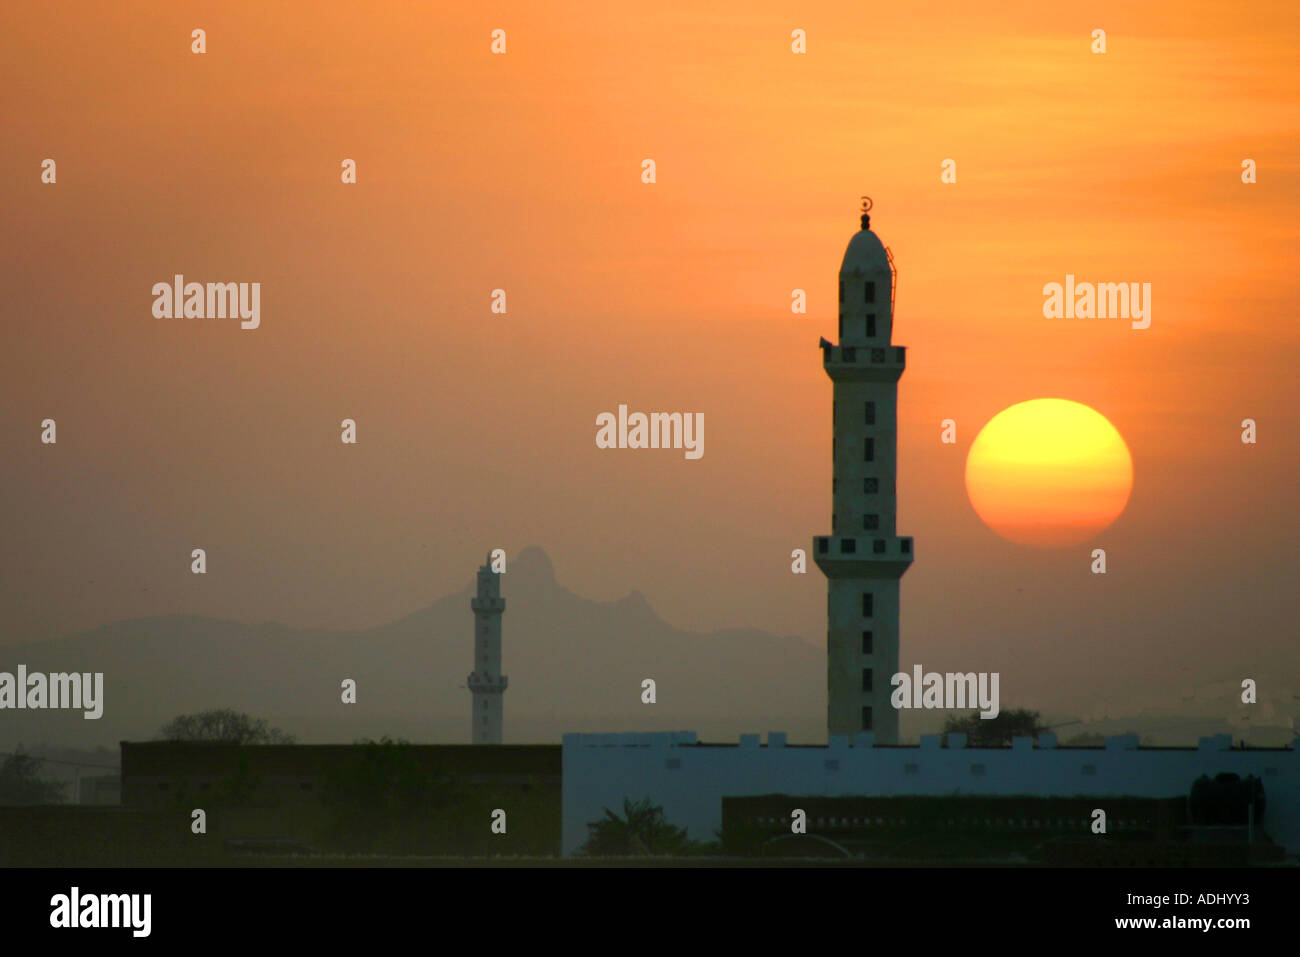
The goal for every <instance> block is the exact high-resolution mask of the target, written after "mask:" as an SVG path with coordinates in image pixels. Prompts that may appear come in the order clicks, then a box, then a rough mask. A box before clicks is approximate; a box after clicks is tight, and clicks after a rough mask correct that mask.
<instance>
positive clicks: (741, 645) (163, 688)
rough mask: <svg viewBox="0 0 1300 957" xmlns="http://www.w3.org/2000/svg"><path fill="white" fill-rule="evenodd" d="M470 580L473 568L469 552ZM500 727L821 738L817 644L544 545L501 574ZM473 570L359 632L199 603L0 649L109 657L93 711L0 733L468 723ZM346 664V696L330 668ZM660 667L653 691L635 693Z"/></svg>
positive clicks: (13, 655) (84, 739)
mask: <svg viewBox="0 0 1300 957" xmlns="http://www.w3.org/2000/svg"><path fill="white" fill-rule="evenodd" d="M467 571H468V572H469V574H468V575H467V577H468V578H469V579H470V580H471V582H472V577H473V568H472V567H471V568H470V569H467ZM501 591H502V595H503V596H504V597H505V598H506V612H505V618H504V621H503V658H504V670H505V672H506V674H507V675H508V676H509V678H510V688H509V691H507V692H506V739H507V740H509V741H557V742H558V740H559V735H560V734H561V733H562V732H564V731H583V730H594V731H607V730H657V729H667V728H685V729H690V730H695V731H698V732H700V734H701V736H702V737H705V738H709V737H713V738H714V739H721V740H734V738H735V736H736V735H737V734H739V733H741V732H742V731H760V732H761V731H767V730H786V731H789V732H790V733H791V736H792V739H794V738H798V739H803V740H818V739H821V740H824V738H825V707H826V704H825V701H826V698H825V695H826V692H825V687H826V678H825V653H824V652H823V651H821V650H820V649H818V648H815V647H813V646H812V645H809V644H808V643H807V642H805V641H802V640H801V639H798V638H792V637H785V638H782V637H776V636H774V635H770V634H767V633H765V632H762V631H757V630H752V629H729V630H722V631H714V632H709V633H693V632H688V631H682V630H680V629H678V628H674V627H673V626H672V625H670V624H668V623H667V622H665V621H663V620H662V619H661V618H660V617H659V616H658V615H657V614H655V611H654V609H653V608H652V607H651V605H650V603H649V602H648V601H647V600H646V598H645V597H644V596H643V595H641V594H640V593H639V592H635V591H634V592H632V593H631V594H629V595H628V596H627V597H625V598H623V599H621V600H619V601H614V602H599V601H592V600H590V599H587V598H583V597H581V596H579V595H576V594H574V593H573V592H571V591H569V590H568V589H567V588H565V587H563V586H562V585H560V584H559V583H558V582H557V581H556V579H555V573H554V569H553V568H552V565H551V561H550V559H549V558H548V557H547V556H546V554H545V552H543V551H542V550H541V549H540V548H536V547H530V548H525V549H524V550H522V551H521V552H520V553H519V554H518V555H517V556H516V557H514V558H513V559H512V560H511V561H510V562H509V564H508V566H507V573H506V574H505V575H504V576H503V578H502V589H501ZM472 593H473V586H472V584H469V585H467V586H466V587H465V588H464V589H463V590H461V591H460V592H457V593H456V594H453V595H448V596H446V597H444V598H441V599H439V600H438V601H436V602H434V604H432V605H431V606H429V607H428V608H425V609H423V610H420V611H417V612H415V613H413V614H411V615H409V616H407V617H405V618H403V619H401V620H399V621H395V622H392V623H391V624H386V625H382V626H380V627H377V628H373V629H369V630H363V631H346V632H344V631H337V632H332V631H302V630H296V629H291V628H286V627H284V626H282V625H278V624H260V625H249V624H241V623H239V622H234V621H225V620H219V619H212V618H201V617H193V616H166V617H157V618H142V619H135V620H131V621H122V622H116V623H114V624H110V625H105V626H103V627H101V628H97V629H94V630H92V631H87V632H83V633H80V634H76V635H72V636H69V637H66V638H61V639H57V640H54V641H48V642H41V643H37V644H28V645H18V646H11V647H7V648H0V671H10V672H12V671H14V670H15V669H16V667H17V665H18V664H20V663H21V664H24V665H26V666H27V668H28V670H29V671H43V672H50V671H92V672H93V671H102V672H104V684H105V692H104V697H105V706H104V716H103V717H102V718H101V719H99V720H98V721H86V720H84V719H83V718H82V717H81V714H80V712H76V713H69V712H54V711H43V712H33V711H9V710H6V711H4V712H0V748H8V747H12V746H13V745H14V744H15V743H16V742H18V741H25V742H26V743H27V744H28V746H29V747H30V746H33V745H37V744H39V743H41V742H51V743H59V744H64V745H69V746H76V747H92V746H96V745H101V744H108V745H113V744H115V743H116V742H117V741H118V740H120V739H142V738H148V737H152V736H153V735H154V734H155V733H156V732H157V729H158V728H159V726H160V725H162V724H163V723H164V722H165V721H167V720H168V719H170V718H172V717H174V716H175V715H177V714H181V713H185V712H191V711H198V710H201V709H204V708H214V707H233V708H237V709H240V710H243V711H248V712H250V713H252V714H254V715H257V716H258V717H264V718H267V719H268V720H269V721H270V722H271V723H272V724H274V725H277V726H279V727H281V728H283V729H284V730H285V731H288V732H290V733H292V734H295V735H297V736H298V738H299V740H302V741H351V740H354V739H356V738H358V737H376V736H379V735H383V734H391V735H394V736H401V737H406V738H408V739H409V740H413V741H448V742H453V743H454V742H461V741H468V739H469V705H470V697H469V692H468V691H467V690H465V689H464V688H463V687H461V686H462V685H463V684H464V682H465V677H466V675H467V674H468V673H469V671H470V670H471V668H472V663H473V613H472V612H471V611H470V608H469V599H470V596H471V595H472ZM344 678H354V679H356V681H357V688H358V691H357V704H356V705H354V706H349V705H344V704H342V703H341V701H340V682H341V681H342V680H343V679H344ZM644 678H654V679H655V681H656V683H657V690H658V703H657V704H654V705H644V704H642V703H641V698H640V694H641V681H642V679H644Z"/></svg>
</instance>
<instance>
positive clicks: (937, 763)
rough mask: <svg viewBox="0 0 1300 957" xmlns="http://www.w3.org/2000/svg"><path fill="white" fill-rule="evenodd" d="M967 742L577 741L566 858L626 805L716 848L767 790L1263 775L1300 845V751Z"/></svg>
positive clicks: (988, 791)
mask: <svg viewBox="0 0 1300 957" xmlns="http://www.w3.org/2000/svg"><path fill="white" fill-rule="evenodd" d="M965 745H966V740H965V735H960V734H953V735H949V736H948V747H946V748H945V747H942V746H941V740H940V736H939V735H925V736H923V737H922V738H921V743H920V745H918V746H882V747H876V746H875V743H874V740H873V736H872V735H871V734H870V733H863V734H858V735H855V736H853V739H852V741H850V739H849V738H848V737H847V736H840V735H835V736H832V737H831V740H830V743H829V744H828V745H818V746H807V745H795V746H787V744H786V736H785V734H783V733H779V732H769V734H768V736H767V743H766V744H763V743H761V742H760V740H759V736H758V735H756V734H752V735H742V736H741V738H740V743H739V745H719V744H700V743H699V742H698V740H697V738H696V735H695V733H694V732H690V731H671V732H656V733H638V734H566V735H565V736H564V744H563V748H562V761H563V797H562V807H563V837H562V845H561V846H562V849H563V853H564V854H566V855H569V854H573V853H575V852H576V851H577V850H578V849H579V848H580V847H581V846H582V844H583V843H584V842H585V841H586V839H587V826H586V825H587V822H589V821H595V820H598V819H599V818H601V817H603V815H604V810H605V808H609V809H610V810H613V811H615V812H619V813H621V811H622V807H623V800H624V798H631V799H632V800H640V799H641V798H644V797H650V798H651V799H652V800H653V801H654V803H655V804H659V805H662V806H663V809H664V816H665V817H666V818H667V820H668V821H669V822H670V823H671V824H674V825H676V826H678V827H684V828H686V830H687V834H688V836H689V837H690V838H692V839H694V840H700V841H711V840H715V839H716V837H717V832H718V831H719V830H720V829H721V827H722V798H723V797H743V796H752V795H763V794H790V795H808V796H816V795H824V796H827V797H831V796H846V795H872V796H899V795H909V794H929V795H937V794H947V795H956V794H981V795H998V794H1003V795H1010V794H1016V795H1033V796H1039V797H1053V796H1055V797H1072V796H1084V795H1087V796H1096V797H1099V798H1104V797H1106V796H1107V795H1113V796H1128V797H1152V798H1172V797H1185V796H1186V795H1187V794H1188V793H1189V792H1190V791H1191V787H1192V782H1194V781H1195V780H1196V779H1197V778H1198V777H1200V776H1201V775H1203V774H1208V775H1210V776H1211V777H1213V776H1214V775H1216V774H1219V773H1222V772H1231V773H1235V774H1239V775H1241V776H1242V777H1246V776H1247V775H1251V774H1253V775H1255V776H1256V777H1258V778H1259V779H1260V780H1261V781H1263V784H1264V796H1265V799H1266V801H1267V809H1266V812H1265V819H1264V821H1263V829H1264V830H1265V832H1266V833H1267V834H1268V835H1269V837H1271V838H1272V839H1273V840H1274V841H1275V842H1277V843H1279V844H1283V845H1286V846H1287V847H1288V848H1289V849H1290V850H1291V851H1292V852H1294V851H1295V850H1296V849H1297V848H1300V748H1297V747H1296V746H1294V745H1293V746H1292V747H1290V748H1248V749H1243V748H1233V747H1232V741H1231V738H1230V737H1229V736H1228V735H1214V736H1212V737H1207V738H1202V739H1201V740H1200V742H1199V744H1198V745H1197V747H1195V748H1140V747H1138V737H1137V735H1133V734H1128V735H1117V736H1115V737H1111V738H1107V739H1106V746H1105V747H1104V748H1060V747H1057V744H1056V736H1055V735H1052V734H1043V735H1040V736H1039V738H1038V740H1037V741H1035V740H1034V739H1032V738H1028V737H1025V738H1017V739H1016V740H1015V743H1014V744H1013V746H1012V747H1010V748H967V747H966V746H965Z"/></svg>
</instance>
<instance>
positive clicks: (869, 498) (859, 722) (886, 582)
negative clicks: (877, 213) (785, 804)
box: [813, 196, 912, 744]
mask: <svg viewBox="0 0 1300 957" xmlns="http://www.w3.org/2000/svg"><path fill="white" fill-rule="evenodd" d="M870 209H871V200H870V199H868V198H867V197H865V196H864V197H863V203H862V231H861V232H859V233H857V234H856V235H855V236H854V237H853V238H852V239H851V240H849V246H848V248H847V249H846V250H845V251H844V261H843V263H842V264H841V265H840V329H839V344H838V345H832V344H831V343H829V342H827V341H826V340H825V339H822V341H821V349H822V366H823V367H824V368H825V370H826V374H827V375H828V376H830V377H831V381H832V382H833V383H834V396H835V398H834V402H833V403H832V405H831V410H832V411H831V424H832V434H833V438H832V439H831V456H832V461H833V473H832V474H833V475H834V478H833V479H832V480H831V502H832V511H831V534H830V535H829V536H821V537H818V538H815V539H814V540H813V554H814V555H815V556H816V561H817V567H818V568H820V569H821V570H822V573H823V574H824V575H825V576H826V579H827V582H826V584H827V593H828V594H827V633H826V692H827V699H826V725H827V729H828V732H829V733H830V734H852V733H854V732H857V731H871V732H874V733H875V741H876V743H878V744H897V743H898V712H897V711H895V710H894V708H893V707H892V706H891V705H890V703H889V697H890V693H891V692H892V691H893V687H892V685H891V684H890V678H891V677H892V676H893V675H894V674H895V673H897V672H898V670H899V668H898V583H899V579H901V578H902V577H903V573H904V572H906V571H907V569H908V567H909V566H910V565H911V564H912V540H911V539H910V538H899V537H898V535H897V534H896V530H895V527H894V520H895V516H896V510H897V500H896V498H895V492H896V488H895V485H896V478H897V461H896V450H897V439H898V379H899V377H900V376H901V375H902V374H903V367H904V364H905V361H906V351H905V350H904V348H903V347H902V346H893V345H890V334H891V332H892V331H893V324H894V308H893V306H894V282H893V280H894V268H893V257H892V256H891V255H890V254H889V251H888V250H887V249H885V247H884V246H883V245H881V242H880V240H879V239H878V238H877V237H876V234H875V233H873V232H872V231H871V229H870V228H869V226H870V222H871V217H870V216H868V215H867V212H868V210H870Z"/></svg>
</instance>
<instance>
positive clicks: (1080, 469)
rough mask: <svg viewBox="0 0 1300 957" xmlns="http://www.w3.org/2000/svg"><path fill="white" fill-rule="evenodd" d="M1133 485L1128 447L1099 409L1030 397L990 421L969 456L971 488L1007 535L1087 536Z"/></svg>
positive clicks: (978, 508)
mask: <svg viewBox="0 0 1300 957" xmlns="http://www.w3.org/2000/svg"><path fill="white" fill-rule="evenodd" d="M1132 490H1133V458H1132V456H1131V455H1129V451H1128V446H1127V445H1125V444H1124V439H1123V438H1122V437H1121V436H1120V434H1119V432H1118V431H1116V429H1115V427H1114V426H1113V425H1111V424H1110V422H1109V421H1107V419H1106V417H1105V416H1103V415H1102V414H1101V413H1100V412H1097V411H1095V410H1093V409H1090V408H1088V406H1086V405H1082V404H1080V403H1078V402H1071V401H1069V400H1068V399H1032V400H1030V401H1028V402H1021V403H1019V404H1017V405H1013V406H1011V408H1009V409H1004V410H1003V411H1001V412H999V413H998V414H997V415H995V416H994V417H993V418H992V419H990V420H989V422H988V424H987V425H985V426H984V428H983V429H981V430H980V433H979V435H977V436H976V437H975V441H974V442H973V443H972V444H971V447H970V452H969V454H968V455H967V456H966V493H967V494H968V495H969V496H970V502H971V505H972V506H973V507H974V509H975V513H976V514H977V515H979V517H980V518H981V519H982V520H983V521H984V524H985V525H987V526H988V527H989V528H991V529H992V530H993V531H994V532H996V533H997V534H999V535H1001V536H1002V537H1003V538H1005V539H1008V540H1009V541H1013V542H1018V543H1019V544H1022V545H1034V546H1039V547H1046V548H1053V547H1059V546H1064V545H1077V544H1079V543H1081V542H1085V541H1088V540H1089V539H1090V538H1092V536H1094V535H1096V533H1098V532H1100V531H1101V530H1102V529H1104V528H1107V527H1108V526H1109V525H1110V524H1111V523H1112V522H1114V521H1115V519H1117V518H1119V516H1120V514H1121V513H1122V512H1123V511H1124V507H1125V506H1126V505H1127V504H1128V498H1129V493H1130V492H1131V491H1132Z"/></svg>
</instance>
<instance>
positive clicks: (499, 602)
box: [465, 554, 507, 744]
mask: <svg viewBox="0 0 1300 957" xmlns="http://www.w3.org/2000/svg"><path fill="white" fill-rule="evenodd" d="M469 607H470V608H472V609H474V670H473V671H471V672H470V675H469V678H467V679H466V681H465V684H466V685H467V686H468V687H469V690H470V694H471V696H472V697H473V699H474V703H473V710H472V713H471V714H470V728H471V734H470V740H471V741H473V743H474V744H500V743H501V726H502V720H503V717H504V715H503V712H504V710H505V701H504V696H505V693H506V684H507V679H506V676H505V675H503V674H502V673H501V615H502V613H504V612H505V610H506V600H505V599H504V598H502V597H501V576H500V575H498V574H497V573H496V572H494V571H492V556H491V555H490V554H489V555H488V560H487V564H486V565H483V566H481V567H480V568H479V570H478V594H477V595H475V596H474V597H473V598H471V599H470V600H469Z"/></svg>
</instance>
